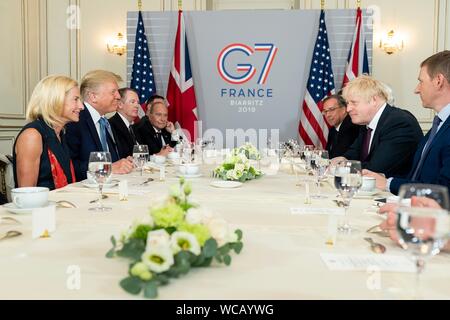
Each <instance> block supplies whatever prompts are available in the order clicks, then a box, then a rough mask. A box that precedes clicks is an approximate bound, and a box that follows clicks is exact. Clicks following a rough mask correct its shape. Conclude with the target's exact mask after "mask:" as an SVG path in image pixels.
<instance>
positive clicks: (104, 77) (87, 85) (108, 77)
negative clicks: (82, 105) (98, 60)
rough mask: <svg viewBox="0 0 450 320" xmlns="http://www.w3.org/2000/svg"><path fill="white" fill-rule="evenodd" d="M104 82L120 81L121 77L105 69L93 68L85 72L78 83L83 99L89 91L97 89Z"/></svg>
mask: <svg viewBox="0 0 450 320" xmlns="http://www.w3.org/2000/svg"><path fill="white" fill-rule="evenodd" d="M105 82H122V77H121V76H119V75H118V74H115V73H113V72H110V71H106V70H93V71H89V72H88V73H86V74H85V75H84V77H83V79H81V85H80V93H81V96H82V97H83V100H86V99H87V97H88V94H89V93H90V92H92V91H95V90H97V88H98V87H99V86H101V85H102V84H103V83H105Z"/></svg>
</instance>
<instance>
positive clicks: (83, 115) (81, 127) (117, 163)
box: [67, 70, 133, 181]
mask: <svg viewBox="0 0 450 320" xmlns="http://www.w3.org/2000/svg"><path fill="white" fill-rule="evenodd" d="M120 81H122V79H121V77H120V76H119V75H117V74H114V73H112V72H109V71H105V70H94V71H90V72H88V73H87V74H86V75H85V76H84V77H83V79H82V80H81V85H80V91H81V96H82V98H83V102H84V106H85V108H84V110H83V111H81V112H80V121H79V122H78V123H72V124H70V125H68V126H67V144H68V146H69V149H70V153H71V158H72V160H73V162H74V167H75V174H76V177H77V180H78V181H80V180H84V179H86V172H87V170H88V163H89V155H90V153H91V152H93V151H108V152H110V153H111V158H112V161H113V164H112V172H113V173H116V174H124V173H129V172H131V170H132V169H133V159H132V158H131V157H129V158H126V159H120V158H119V153H118V150H117V145H116V141H115V138H114V134H113V132H112V129H111V126H110V125H109V122H108V120H107V119H106V117H105V115H106V114H107V113H110V112H115V111H116V110H117V105H118V103H119V100H120V95H119V87H118V84H117V83H118V82H120Z"/></svg>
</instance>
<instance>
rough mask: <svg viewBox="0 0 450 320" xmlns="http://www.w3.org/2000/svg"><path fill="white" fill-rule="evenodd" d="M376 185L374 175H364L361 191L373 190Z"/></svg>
mask: <svg viewBox="0 0 450 320" xmlns="http://www.w3.org/2000/svg"><path fill="white" fill-rule="evenodd" d="M375 187H376V180H375V178H373V177H362V185H361V189H360V190H361V191H365V192H371V191H374V190H375Z"/></svg>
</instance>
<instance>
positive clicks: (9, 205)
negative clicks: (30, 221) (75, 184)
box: [2, 201, 56, 214]
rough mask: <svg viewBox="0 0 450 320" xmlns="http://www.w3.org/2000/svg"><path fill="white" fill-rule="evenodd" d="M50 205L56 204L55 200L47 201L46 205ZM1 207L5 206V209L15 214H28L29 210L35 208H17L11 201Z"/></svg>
mask: <svg viewBox="0 0 450 320" xmlns="http://www.w3.org/2000/svg"><path fill="white" fill-rule="evenodd" d="M50 206H56V202H55V201H49V202H48V204H47V206H46V207H50ZM2 207H3V208H5V209H6V210H7V211H9V212H11V213H15V214H30V213H31V211H33V209H36V208H18V207H17V206H16V205H15V204H14V203H13V202H10V203H7V204H4V205H3V206H2Z"/></svg>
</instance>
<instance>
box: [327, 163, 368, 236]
mask: <svg viewBox="0 0 450 320" xmlns="http://www.w3.org/2000/svg"><path fill="white" fill-rule="evenodd" d="M361 184H362V176H361V162H360V161H356V160H344V161H341V162H339V163H338V164H337V165H336V169H335V173H334V186H335V187H336V189H338V190H339V193H340V194H341V197H342V200H343V204H344V210H345V211H344V220H343V223H342V224H341V225H340V226H339V227H338V231H339V232H340V233H344V234H350V233H352V232H355V231H356V229H354V228H353V227H351V226H350V224H349V222H348V216H347V211H348V208H349V206H350V202H351V201H352V199H353V196H354V195H355V193H356V192H357V191H358V190H359V188H360V187H361Z"/></svg>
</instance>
